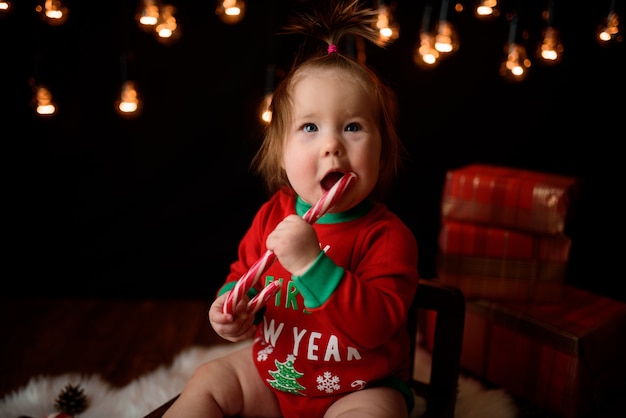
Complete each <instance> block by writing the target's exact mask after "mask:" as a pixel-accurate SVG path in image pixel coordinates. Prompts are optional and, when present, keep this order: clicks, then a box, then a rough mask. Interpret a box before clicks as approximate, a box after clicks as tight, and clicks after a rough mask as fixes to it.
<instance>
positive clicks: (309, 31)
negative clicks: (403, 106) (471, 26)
mask: <svg viewBox="0 0 626 418" xmlns="http://www.w3.org/2000/svg"><path fill="white" fill-rule="evenodd" d="M329 5H330V7H329V8H327V9H324V10H322V11H317V12H315V14H313V15H304V14H303V15H298V16H297V17H296V18H294V19H292V21H291V23H290V24H289V25H288V26H286V28H285V29H286V33H300V34H305V35H311V36H313V37H315V38H317V39H320V40H322V41H324V42H325V44H326V48H324V49H323V50H320V51H318V52H317V53H315V54H313V55H312V56H310V57H308V58H306V59H304V60H302V61H301V62H300V63H298V64H296V65H294V67H293V68H292V69H291V71H290V72H289V73H288V74H287V75H286V77H285V78H284V79H283V80H282V81H281V82H280V84H279V85H278V86H277V88H276V90H275V91H274V93H273V97H272V103H271V105H270V110H271V111H272V120H271V122H270V123H269V125H267V127H266V130H265V135H264V138H263V142H262V144H261V147H260V148H259V150H258V151H257V153H256V155H255V156H254V158H253V160H252V167H253V168H255V169H256V172H257V173H258V174H260V175H261V177H262V178H263V179H264V180H265V184H266V187H267V189H268V191H269V192H270V193H273V192H275V191H276V190H278V189H279V188H281V187H282V186H285V185H287V186H288V185H289V180H288V179H287V174H286V173H285V170H284V169H283V167H282V158H283V147H284V143H285V139H286V137H287V129H288V125H289V123H290V121H291V117H292V107H293V101H292V97H291V92H292V88H293V86H294V84H295V83H296V82H297V81H298V79H299V78H300V77H301V75H302V74H305V73H307V72H308V71H309V70H313V69H334V70H339V71H343V72H346V73H348V74H349V75H350V77H351V78H352V79H353V80H354V81H355V82H356V83H357V84H358V85H359V86H360V87H361V88H362V89H363V91H364V92H365V93H366V94H367V96H368V97H369V98H370V100H371V103H372V104H373V105H374V107H375V108H376V114H377V115H378V128H379V131H380V136H381V139H382V147H381V156H380V172H379V176H378V182H377V184H376V186H375V188H374V190H373V191H372V197H375V198H381V197H383V196H384V194H385V192H387V191H388V190H389V188H390V185H391V181H392V179H393V178H394V177H395V175H396V174H397V170H398V168H399V165H400V160H401V158H400V156H401V153H402V152H404V149H403V147H402V143H401V141H400V138H399V136H398V132H397V131H396V122H397V119H398V102H397V98H396V95H395V92H394V91H393V90H392V89H391V88H390V87H389V86H387V85H386V84H385V83H383V82H382V80H381V79H380V77H379V76H378V75H377V74H376V73H375V72H374V71H373V70H372V69H370V68H369V67H367V66H366V65H365V64H362V63H360V62H358V61H356V60H355V59H353V58H350V57H348V56H346V55H343V54H340V53H339V52H335V51H337V50H336V48H337V46H338V45H340V43H341V42H342V41H343V40H344V38H345V37H346V36H348V35H352V36H357V37H358V36H360V37H363V38H365V39H367V40H369V41H371V42H373V43H375V44H377V45H381V44H380V43H379V41H378V39H379V37H378V34H377V32H376V31H375V29H374V26H373V23H374V22H375V11H373V10H371V9H364V8H360V7H359V6H358V1H357V0H352V1H349V2H346V1H339V2H329Z"/></svg>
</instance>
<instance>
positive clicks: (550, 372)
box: [423, 164, 626, 418]
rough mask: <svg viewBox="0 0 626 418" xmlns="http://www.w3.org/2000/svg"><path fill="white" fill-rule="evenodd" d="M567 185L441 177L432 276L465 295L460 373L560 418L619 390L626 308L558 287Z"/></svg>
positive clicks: (461, 173) (519, 177)
mask: <svg viewBox="0 0 626 418" xmlns="http://www.w3.org/2000/svg"><path fill="white" fill-rule="evenodd" d="M576 189H577V182H576V180H575V179H574V178H571V177H565V176H558V175H554V174H546V173H538V172H532V171H526V170H520V169H513V168H506V167H495V166H488V165H481V164H473V165H469V166H466V167H461V168H459V169H456V170H451V171H449V172H448V173H447V177H446V183H445V187H444V191H443V196H442V208H441V210H442V223H441V230H440V235H439V255H438V260H437V270H438V277H437V279H436V280H438V281H441V282H443V283H446V284H449V285H453V286H456V287H458V288H460V289H461V290H462V291H463V293H464V295H465V297H466V312H465V332H464V337H463V347H462V353H461V367H462V368H463V369H464V370H466V371H468V372H471V373H472V374H474V375H476V376H477V377H480V378H483V379H484V380H485V381H487V382H489V383H491V384H493V385H496V386H499V387H501V388H504V389H506V390H507V391H508V392H510V393H511V394H513V395H515V396H517V397H519V398H521V399H525V400H527V401H528V402H532V403H534V404H536V405H537V406H538V407H541V408H544V409H546V410H548V411H550V412H551V413H552V414H553V415H554V416H556V417H562V418H582V417H588V416H590V414H593V413H594V412H595V411H596V410H597V408H598V406H599V405H601V404H602V403H603V402H605V401H606V400H607V399H609V398H611V397H614V396H616V395H617V394H618V393H619V392H620V388H624V386H625V385H626V356H624V355H623V354H622V353H623V352H624V350H625V349H626V303H623V302H620V301H617V300H613V299H610V298H608V297H603V296H599V295H595V294H593V293H591V292H588V291H584V290H582V289H577V288H575V287H572V286H569V285H567V284H566V283H565V279H566V267H567V262H568V257H569V250H570V246H571V240H570V238H569V237H568V236H567V235H566V233H565V231H566V226H567V223H568V220H569V217H570V216H571V213H572V210H573V205H574V204H575V202H574V198H575V194H576ZM590 280H593V278H590ZM435 315H436V314H434V313H433V312H431V311H426V315H425V318H426V320H425V321H424V322H423V326H424V327H423V336H424V343H425V345H426V347H427V348H429V349H432V341H433V332H434V321H435V318H436V317H435ZM591 416H593V415H591Z"/></svg>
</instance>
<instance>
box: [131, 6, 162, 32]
mask: <svg viewBox="0 0 626 418" xmlns="http://www.w3.org/2000/svg"><path fill="white" fill-rule="evenodd" d="M136 18H137V23H138V24H139V27H140V28H142V29H143V30H145V31H146V32H149V31H152V30H154V27H155V26H156V24H157V22H158V21H159V6H158V5H157V3H156V2H155V1H154V0H142V1H141V2H140V4H139V11H138V12H137V16H136Z"/></svg>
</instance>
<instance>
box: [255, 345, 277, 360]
mask: <svg viewBox="0 0 626 418" xmlns="http://www.w3.org/2000/svg"><path fill="white" fill-rule="evenodd" d="M272 351H274V347H272V346H271V345H268V346H267V347H265V348H264V349H263V350H260V351H259V352H258V353H257V354H256V360H257V361H265V360H267V357H268V354H270V353H271V352H272Z"/></svg>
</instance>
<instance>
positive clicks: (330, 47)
mask: <svg viewBox="0 0 626 418" xmlns="http://www.w3.org/2000/svg"><path fill="white" fill-rule="evenodd" d="M333 52H337V45H335V44H328V53H329V54H332V53H333Z"/></svg>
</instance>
